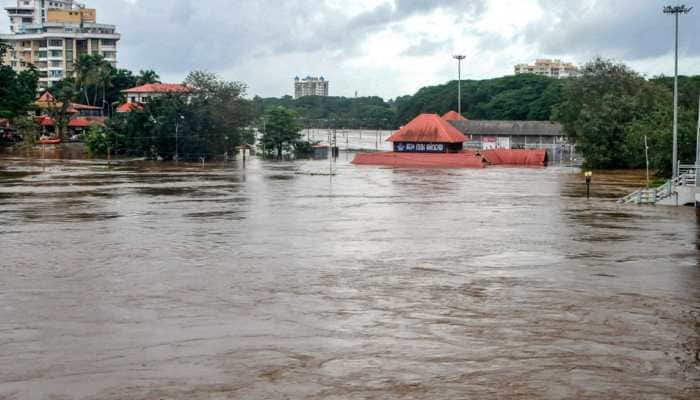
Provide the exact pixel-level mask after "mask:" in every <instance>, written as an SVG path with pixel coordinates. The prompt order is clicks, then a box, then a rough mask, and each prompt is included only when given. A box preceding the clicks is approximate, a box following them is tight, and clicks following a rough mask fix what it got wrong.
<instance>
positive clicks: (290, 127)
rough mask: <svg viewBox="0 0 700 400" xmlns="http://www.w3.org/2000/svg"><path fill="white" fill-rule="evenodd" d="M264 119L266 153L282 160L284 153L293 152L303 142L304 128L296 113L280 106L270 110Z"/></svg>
mask: <svg viewBox="0 0 700 400" xmlns="http://www.w3.org/2000/svg"><path fill="white" fill-rule="evenodd" d="M263 119H264V124H263V125H264V127H263V136H262V145H263V149H264V152H265V153H266V154H277V157H280V158H281V157H282V154H283V153H284V152H286V151H293V150H294V149H295V146H296V145H297V143H298V142H299V141H300V140H301V133H300V132H301V128H302V126H301V124H300V123H299V119H298V117H297V115H296V113H295V112H294V111H292V110H289V109H286V108H284V107H281V106H278V107H273V108H270V109H268V110H267V111H266V112H265V115H264V117H263Z"/></svg>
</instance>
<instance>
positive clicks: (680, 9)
mask: <svg viewBox="0 0 700 400" xmlns="http://www.w3.org/2000/svg"><path fill="white" fill-rule="evenodd" d="M692 9H693V7H690V8H689V7H686V6H685V5H680V6H666V7H664V14H672V15H673V16H675V18H676V45H675V64H674V74H673V76H674V78H673V179H676V178H677V177H678V20H679V17H680V15H681V14H688V13H689V12H690V10H692Z"/></svg>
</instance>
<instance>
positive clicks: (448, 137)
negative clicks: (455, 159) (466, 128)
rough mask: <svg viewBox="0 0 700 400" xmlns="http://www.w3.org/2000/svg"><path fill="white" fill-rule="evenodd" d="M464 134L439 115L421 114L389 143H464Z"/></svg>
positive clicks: (394, 135) (393, 136)
mask: <svg viewBox="0 0 700 400" xmlns="http://www.w3.org/2000/svg"><path fill="white" fill-rule="evenodd" d="M466 140H467V139H466V138H465V137H464V135H463V134H462V132H460V131H459V130H457V128H455V127H454V126H452V125H451V124H450V123H449V122H447V121H445V120H444V119H442V118H440V116H439V115H437V114H421V115H419V116H417V117H416V118H415V119H414V120H413V121H411V122H409V123H408V124H406V126H403V127H401V129H399V130H398V131H397V132H395V133H394V134H393V135H391V136H390V137H389V138H388V139H387V140H386V141H387V142H421V143H462V142H465V141H466Z"/></svg>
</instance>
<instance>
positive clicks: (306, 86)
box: [294, 76, 328, 99]
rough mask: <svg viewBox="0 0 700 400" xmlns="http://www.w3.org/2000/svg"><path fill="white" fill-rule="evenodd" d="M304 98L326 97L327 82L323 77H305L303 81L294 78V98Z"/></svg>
mask: <svg viewBox="0 0 700 400" xmlns="http://www.w3.org/2000/svg"><path fill="white" fill-rule="evenodd" d="M304 96H324V97H327V96H328V81H327V80H326V79H324V78H323V77H320V78H317V77H312V76H307V77H306V78H304V79H299V77H298V76H297V77H296V78H294V98H295V99H298V98H300V97H304Z"/></svg>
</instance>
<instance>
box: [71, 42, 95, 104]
mask: <svg viewBox="0 0 700 400" xmlns="http://www.w3.org/2000/svg"><path fill="white" fill-rule="evenodd" d="M93 64H94V63H93V57H92V55H91V54H83V55H81V56H80V57H78V59H77V60H76V61H75V64H73V71H74V73H75V90H76V91H77V92H78V93H81V94H82V95H83V96H84V97H85V103H86V104H89V103H90V97H89V96H88V86H89V85H90V84H91V79H92V77H91V74H92V70H93Z"/></svg>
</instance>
